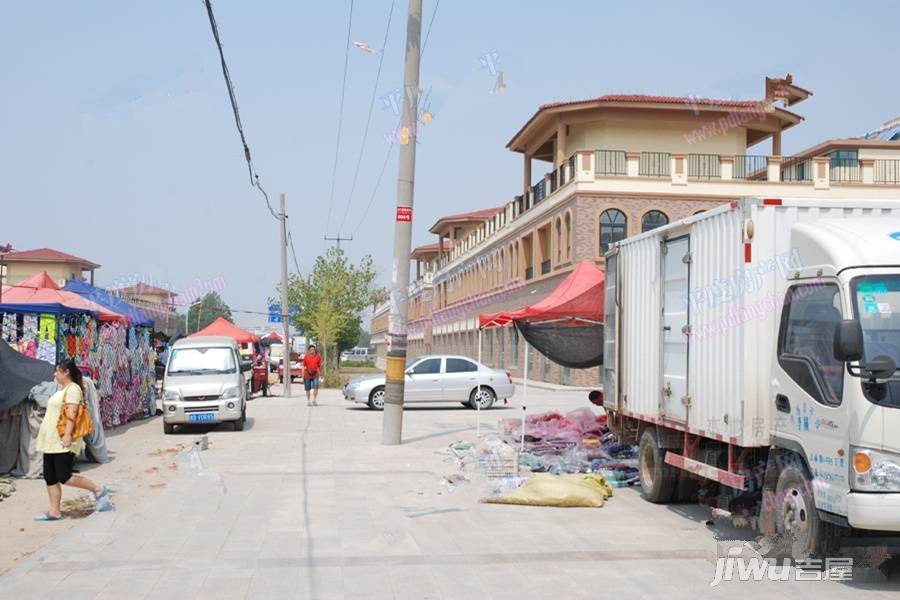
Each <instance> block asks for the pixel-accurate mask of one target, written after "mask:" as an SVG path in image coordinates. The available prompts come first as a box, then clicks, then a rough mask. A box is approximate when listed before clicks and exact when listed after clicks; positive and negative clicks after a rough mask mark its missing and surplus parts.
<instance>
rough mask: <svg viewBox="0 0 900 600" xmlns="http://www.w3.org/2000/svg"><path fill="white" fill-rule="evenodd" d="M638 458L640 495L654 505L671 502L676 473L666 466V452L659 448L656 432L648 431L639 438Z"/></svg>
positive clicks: (676, 477)
mask: <svg viewBox="0 0 900 600" xmlns="http://www.w3.org/2000/svg"><path fill="white" fill-rule="evenodd" d="M638 456H639V465H638V466H639V469H640V475H641V495H642V496H643V497H644V499H645V500H648V501H650V502H654V503H656V504H662V503H665V502H669V501H671V500H672V496H673V495H674V494H675V487H676V485H677V484H678V471H677V470H675V469H674V468H673V467H671V466H669V465H667V464H666V462H665V458H666V450H665V448H660V447H659V443H658V442H657V441H656V431H654V430H652V429H648V430H646V431H645V432H644V434H643V435H642V436H641V445H640V453H639V455H638Z"/></svg>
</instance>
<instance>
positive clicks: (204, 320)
mask: <svg viewBox="0 0 900 600" xmlns="http://www.w3.org/2000/svg"><path fill="white" fill-rule="evenodd" d="M219 317H225V318H226V319H228V320H229V321H232V320H233V319H232V316H231V308H229V306H228V305H227V304H225V301H224V300H223V299H222V297H221V296H220V295H219V293H218V292H210V293H208V294H206V295H205V296H203V298H202V299H201V300H200V303H199V304H195V305H193V306H191V307H190V308H189V309H188V326H187V333H188V334H190V333H196V332H198V331H200V330H201V329H203V328H204V327H207V326H208V325H209V324H210V323H212V322H213V321H215V320H216V319H218V318H219ZM198 319H199V320H198ZM183 326H184V321H183V320H182V323H181V327H183ZM181 327H179V329H180V328H181Z"/></svg>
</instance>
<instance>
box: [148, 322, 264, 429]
mask: <svg viewBox="0 0 900 600" xmlns="http://www.w3.org/2000/svg"><path fill="white" fill-rule="evenodd" d="M251 369H252V365H251V363H250V361H245V360H242V359H241V354H240V348H238V345H237V342H235V341H234V339H233V338H230V337H219V336H203V337H190V338H184V339H181V340H178V341H177V342H175V344H174V345H173V346H172V351H171V354H170V356H169V362H168V364H167V365H166V374H165V379H164V380H163V430H164V431H165V432H166V433H174V432H175V426H176V425H201V424H207V423H222V422H225V421H230V422H232V423H233V424H234V430H235V431H241V430H243V429H244V422H245V421H246V420H247V383H246V378H245V376H244V373H246V372H248V371H250V370H251Z"/></svg>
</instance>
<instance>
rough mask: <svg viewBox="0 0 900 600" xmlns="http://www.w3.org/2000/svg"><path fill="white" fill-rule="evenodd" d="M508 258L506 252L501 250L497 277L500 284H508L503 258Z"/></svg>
mask: <svg viewBox="0 0 900 600" xmlns="http://www.w3.org/2000/svg"><path fill="white" fill-rule="evenodd" d="M505 256H506V251H505V250H504V249H503V248H501V249H500V263H499V264H498V265H497V277H498V279H499V283H505V282H506V264H505V263H504V260H503V258H504V257H505Z"/></svg>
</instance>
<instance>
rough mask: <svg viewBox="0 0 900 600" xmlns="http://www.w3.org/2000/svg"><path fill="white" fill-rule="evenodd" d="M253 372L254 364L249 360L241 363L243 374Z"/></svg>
mask: <svg viewBox="0 0 900 600" xmlns="http://www.w3.org/2000/svg"><path fill="white" fill-rule="evenodd" d="M252 370H253V363H252V362H250V361H249V360H242V361H241V373H246V372H247V371H252Z"/></svg>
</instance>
